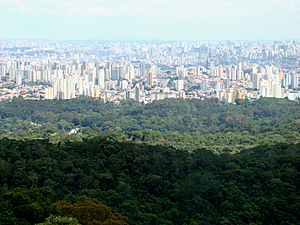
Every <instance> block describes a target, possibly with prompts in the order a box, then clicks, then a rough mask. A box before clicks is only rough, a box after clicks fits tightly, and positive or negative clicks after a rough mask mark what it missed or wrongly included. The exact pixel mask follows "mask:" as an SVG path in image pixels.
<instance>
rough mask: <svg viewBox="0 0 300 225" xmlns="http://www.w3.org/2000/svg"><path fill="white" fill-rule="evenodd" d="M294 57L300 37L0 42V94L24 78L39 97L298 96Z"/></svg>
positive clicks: (299, 60)
mask: <svg viewBox="0 0 300 225" xmlns="http://www.w3.org/2000/svg"><path fill="white" fill-rule="evenodd" d="M299 56H300V43H299V42H294V41H292V42H291V41H281V42H230V41H226V42H173V43H137V42H124V43H120V42H117V43H108V42H96V41H93V42H87V41H86V42H75V41H74V42H71V41H69V42H46V41H0V78H1V82H2V83H0V99H5V98H11V97H12V96H17V95H22V93H23V94H24V93H27V92H25V91H24V90H25V89H26V88H27V89H28V85H29V84H32V83H38V84H39V85H40V86H38V87H34V88H37V90H36V91H35V96H36V98H37V99H55V98H57V99H71V98H76V97H79V96H88V97H99V98H103V99H104V100H105V101H114V102H119V101H121V100H122V99H135V100H137V101H141V102H144V103H149V102H151V101H153V100H159V99H163V98H199V99H203V98H211V97H217V98H219V99H220V100H222V101H227V102H235V100H236V99H243V98H259V97H275V98H284V97H288V98H289V99H292V100H295V99H297V98H299V97H300V93H299V83H300V82H299V75H300V57H299ZM8 83H11V84H13V85H15V87H14V89H13V92H14V93H13V95H12V94H11V95H10V94H9V92H8V91H7V90H4V91H3V90H2V89H3V88H2V87H6V86H7V84H8ZM31 87H32V85H31ZM10 91H12V89H10ZM5 93H6V94H5ZM31 93H32V92H31Z"/></svg>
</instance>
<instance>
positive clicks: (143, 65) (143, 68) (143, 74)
mask: <svg viewBox="0 0 300 225" xmlns="http://www.w3.org/2000/svg"><path fill="white" fill-rule="evenodd" d="M140 77H141V78H145V77H146V70H145V63H144V62H142V63H141V64H140Z"/></svg>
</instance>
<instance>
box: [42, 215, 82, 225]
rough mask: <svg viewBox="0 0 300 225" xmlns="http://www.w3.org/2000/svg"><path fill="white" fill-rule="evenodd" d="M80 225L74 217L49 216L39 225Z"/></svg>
mask: <svg viewBox="0 0 300 225" xmlns="http://www.w3.org/2000/svg"><path fill="white" fill-rule="evenodd" d="M54 224H55V225H80V223H79V222H78V220H77V219H75V218H72V217H61V216H53V215H51V216H49V217H48V218H47V219H46V221H45V222H44V223H39V224H37V225H54Z"/></svg>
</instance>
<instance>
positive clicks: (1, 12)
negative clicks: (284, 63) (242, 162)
mask: <svg viewBox="0 0 300 225" xmlns="http://www.w3.org/2000/svg"><path fill="white" fill-rule="evenodd" d="M299 12H300V2H299V1H298V0H288V1H281V0H264V1H259V0H253V1H249V0H247V1H238V0H211V1H204V0H186V1H182V0H172V1H171V0H144V1H137V0H127V1H120V0H112V1H106V0H100V1H95V0H86V1H84V0H72V1H71V0H65V1H62V0H44V1H39V0H1V2H0V39H23V40H24V39H44V40H45V39H46V40H50V39H55V40H87V39H96V40H120V41H122V40H124V41H130V40H149V41H153V40H166V41H172V40H289V39H292V40H297V39H299V36H300V30H299V29H297V27H298V25H299V21H300V13H299Z"/></svg>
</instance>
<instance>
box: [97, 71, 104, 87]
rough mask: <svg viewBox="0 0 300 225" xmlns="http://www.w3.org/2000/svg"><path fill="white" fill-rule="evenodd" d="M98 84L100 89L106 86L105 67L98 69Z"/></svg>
mask: <svg viewBox="0 0 300 225" xmlns="http://www.w3.org/2000/svg"><path fill="white" fill-rule="evenodd" d="M98 85H99V88H100V89H104V88H105V72H104V69H103V68H102V69H99V71H98Z"/></svg>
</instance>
